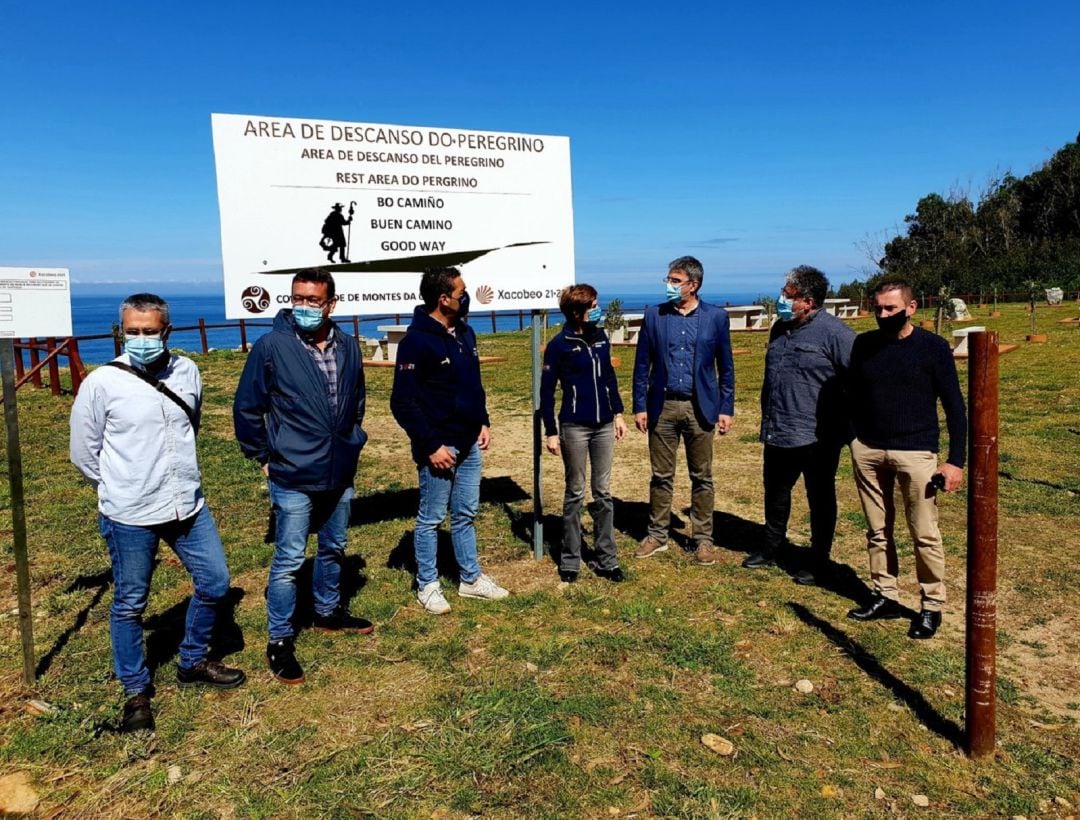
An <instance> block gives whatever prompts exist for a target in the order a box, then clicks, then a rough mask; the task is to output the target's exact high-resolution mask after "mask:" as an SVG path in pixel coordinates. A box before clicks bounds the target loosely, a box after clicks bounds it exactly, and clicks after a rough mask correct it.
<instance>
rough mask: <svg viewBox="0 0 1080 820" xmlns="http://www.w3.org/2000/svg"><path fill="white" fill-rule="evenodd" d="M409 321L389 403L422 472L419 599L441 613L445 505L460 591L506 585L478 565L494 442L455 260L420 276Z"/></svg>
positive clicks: (500, 592)
mask: <svg viewBox="0 0 1080 820" xmlns="http://www.w3.org/2000/svg"><path fill="white" fill-rule="evenodd" d="M420 298H421V299H423V300H424V304H422V305H418V306H417V307H416V311H415V312H414V313H413V320H412V324H411V325H410V326H409V330H408V332H407V333H406V334H405V338H403V339H402V340H401V344H399V345H398V350H397V358H396V367H395V368H394V388H393V391H392V392H391V394H390V410H391V412H393V414H394V418H395V419H396V420H397V423H398V424H400V425H401V426H402V428H404V430H405V432H406V433H407V434H408V436H409V441H410V442H411V443H412V454H413V460H414V461H416V468H417V471H418V473H419V482H420V510H419V512H418V514H417V516H416V529H415V531H414V533H413V542H414V545H415V549H416V566H417V572H416V586H417V600H419V601H420V604H421V606H423V607H424V609H425V610H426V611H427V612H430V613H432V614H433V615H442V614H444V613H446V612H449V611H450V605H449V604H448V603H447V602H446V598H445V597H444V596H443V593H442V588H441V587H440V585H439V573H438V569H437V568H436V565H435V555H436V551H437V543H438V535H437V531H438V528H439V525H440V524H441V523H442V521H443V519H444V518H445V517H446V511H447V509H448V508H449V510H450V539H451V541H452V542H453V544H454V557H455V558H456V559H457V564H458V572H459V577H460V584H459V585H458V595H460V596H461V597H463V598H485V599H488V600H498V599H500V598H505V597H506V596H507V595H509V594H510V593H508V592H507V591H506V590H505V589H503V588H502V587H500V586H499V585H498V584H496V583H495V581H494V580H492V579H491V578H490V577H489V576H488V575H486V574H484V573H483V572H482V571H481V569H480V563H479V562H478V560H477V556H476V526H475V524H474V523H473V522H474V519H475V518H476V513H477V511H478V509H479V507H480V473H481V469H482V466H483V465H482V462H481V457H480V451H481V450H486V449H487V448H488V446H489V445H490V444H491V430H490V421H489V419H488V413H487V396H486V395H485V393H484V386H483V384H482V383H481V381H480V354H479V353H478V352H477V349H476V334H475V333H474V332H473V329H472V328H471V327H469V326H468V325H467V324H466V323H465V322H464V321H463V319H464V318H465V317H466V316H467V315H468V312H469V294H468V293H467V292H466V290H465V282H464V280H463V279H462V278H461V273H460V272H459V271H458V270H457V269H456V268H432V269H429V270H427V271H425V272H424V275H423V278H422V279H421V280H420Z"/></svg>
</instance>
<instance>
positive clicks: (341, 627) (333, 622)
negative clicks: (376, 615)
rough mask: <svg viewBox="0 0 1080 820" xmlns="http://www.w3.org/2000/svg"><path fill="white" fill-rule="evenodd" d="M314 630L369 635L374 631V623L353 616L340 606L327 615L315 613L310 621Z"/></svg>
mask: <svg viewBox="0 0 1080 820" xmlns="http://www.w3.org/2000/svg"><path fill="white" fill-rule="evenodd" d="M312 626H314V627H315V631H316V632H352V633H354V634H358V635H370V634H371V633H372V632H374V631H375V624H373V623H372V622H371V621H369V620H367V619H366V618H354V617H353V616H352V615H350V614H349V613H348V612H347V611H345V609H343V608H342V607H338V608H337V609H335V610H334V611H333V612H331V613H330V614H329V615H320V614H319V613H318V612H316V613H315V618H314V621H313V623H312Z"/></svg>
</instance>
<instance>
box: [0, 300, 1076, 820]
mask: <svg viewBox="0 0 1080 820" xmlns="http://www.w3.org/2000/svg"><path fill="white" fill-rule="evenodd" d="M975 313H976V315H977V316H979V317H980V323H985V324H986V325H988V326H989V327H990V328H991V329H997V330H999V331H1000V333H1001V338H1002V341H1003V342H1013V343H1018V344H1019V347H1018V348H1017V349H1016V350H1015V351H1013V352H1011V353H1009V354H1007V355H1006V356H1004V357H1003V358H1002V359H1001V439H1000V453H1001V465H1000V467H1001V479H1000V502H1001V516H1000V560H999V586H998V589H999V593H998V613H999V619H998V621H999V633H998V647H999V660H998V673H999V677H998V688H997V694H998V711H997V717H998V739H999V747H998V751H997V754H996V755H995V756H994V758H993V759H990V760H984V761H971V760H968V759H967V758H966V757H965V756H964V754H963V753H962V750H961V746H962V741H961V738H962V732H963V725H964V723H963V721H964V716H963V709H964V647H963V628H964V613H963V607H964V603H963V602H964V584H965V577H964V576H965V571H964V564H965V555H966V545H965V517H966V509H965V508H966V503H965V501H966V496H965V495H964V493H960V494H958V495H955V496H950V497H948V498H947V499H946V500H945V501H944V502H943V508H942V529H943V532H944V533H945V547H946V554H947V560H948V579H949V583H950V586H949V596H950V597H949V605H948V608H947V611H946V616H945V623H944V625H943V627H942V630H941V631H940V632H939V634H938V636H937V637H936V638H935V639H934V640H932V641H928V642H913V641H911V640H909V639H908V638H907V637H906V623H905V622H902V621H892V622H884V623H870V624H858V623H855V622H853V621H850V620H847V619H846V618H845V617H844V614H845V612H846V611H847V610H848V609H849V608H850V607H851V606H852V602H853V599H854V598H855V597H857V596H858V595H859V594H860V591H861V590H862V589H863V584H862V582H863V580H865V578H866V576H867V569H866V555H865V545H864V538H863V533H862V528H863V526H864V522H863V518H862V514H861V511H860V510H859V506H858V501H857V498H856V495H855V491H854V487H853V485H852V482H851V469H850V465H849V464H848V463H846V462H845V461H842V462H841V468H840V473H839V476H838V479H837V482H838V490H839V496H840V506H841V516H840V522H839V525H838V532H837V541H836V546H835V549H834V558H835V559H836V560H837V561H838V562H840V563H841V564H843V565H846V567H848V568H849V569H848V570H846V571H845V572H842V573H840V574H839V579H838V581H837V583H836V584H833V585H831V586H830V588H804V587H799V586H797V585H795V584H793V583H792V581H791V578H790V577H789V576H788V574H787V573H786V572H784V571H783V570H781V569H768V570H759V571H756V572H751V571H747V570H743V569H742V568H741V567H740V566H739V562H740V561H741V560H742V558H743V557H744V554H745V553H746V552H747V551H748V550H750V549H753V548H754V546H755V545H756V543H757V539H758V538H760V530H761V527H760V523H761V520H762V514H761V479H760V471H761V447H760V445H759V444H758V443H757V437H756V429H757V423H758V408H757V394H758V390H759V388H760V385H761V377H762V368H763V350H764V345H765V336H764V335H762V334H736V335H735V336H734V345H735V347H737V348H747V349H748V352H746V353H744V354H742V355H739V356H737V357H736V360H735V364H736V374H737V375H736V384H737V390H736V402H737V422H736V425H737V426H736V428H735V430H734V432H733V433H732V434H731V435H729V436H727V437H726V438H725V439H723V440H718V442H717V447H716V456H715V478H716V487H717V496H716V540H717V543H718V545H719V546H720V547H721V548H722V549H721V552H722V556H723V557H722V560H721V562H720V563H718V564H717V565H715V566H712V567H698V566H696V565H694V563H693V561H692V556H691V555H690V554H689V553H685V552H683V551H682V550H678V549H673V550H671V551H669V552H667V553H663V554H661V555H658V556H655V557H652V558H649V559H644V560H636V559H634V558H633V557H632V556H633V549H634V546H635V541H636V539H637V538H640V537H641V536H642V535H643V534H644V524H645V516H646V508H647V505H646V500H647V483H648V455H647V449H646V445H645V442H644V439H643V437H642V436H640V435H638V434H636V433H631V435H630V437H629V438H628V440H627V441H624V442H622V443H620V444H619V445H618V448H617V451H616V472H615V475H614V478H613V488H612V489H613V492H614V495H615V496H616V498H617V499H618V501H617V506H616V527H617V530H618V537H619V548H620V556H621V559H622V564H623V566H624V568H625V569H626V570H627V573H628V576H629V577H628V580H627V582H626V583H623V584H621V585H612V584H610V583H608V582H606V581H603V580H600V579H597V578H593V577H591V575H590V574H589V573H588V572H585V573H584V574H583V576H582V580H581V581H579V582H578V583H577V584H575V585H573V586H566V585H560V584H559V582H558V577H557V574H556V572H555V569H554V566H553V565H552V564H551V562H550V559H547V558H545V559H544V560H543V561H540V562H536V561H534V560H533V559H532V553H531V520H532V509H533V507H532V499H531V497H530V495H531V486H532V484H531V453H532V433H531V410H530V373H529V341H528V339H529V333H528V332H527V331H526V332H525V333H510V334H500V335H497V336H485V337H481V353H483V354H485V355H501V356H505V357H507V358H508V362H507V363H505V364H502V365H494V366H489V367H487V368H486V369H485V379H486V383H487V385H488V389H489V403H490V408H491V415H492V418H493V432H494V443H493V449H492V451H491V452H490V454H489V456H488V457H487V459H486V461H485V480H484V484H483V487H482V501H483V505H482V508H481V514H480V518H479V522H478V528H479V539H480V551H481V560H482V562H483V564H484V566H485V569H486V570H487V571H488V572H490V573H491V574H492V575H493V576H494V577H495V578H496V579H497V580H499V581H500V582H501V583H502V584H503V585H504V586H507V587H508V588H510V589H511V591H512V592H513V593H514V594H513V596H512V597H511V598H509V599H508V600H507V601H505V602H502V603H501V604H491V603H487V602H480V601H471V600H465V599H461V598H458V597H457V596H456V595H455V594H452V593H453V588H452V586H451V585H450V582H449V580H447V581H446V588H447V593H448V600H449V601H450V603H451V606H452V607H453V611H452V612H451V613H450V614H449V615H447V616H444V617H441V618H436V617H432V616H429V615H426V614H425V613H423V612H422V610H421V609H420V608H419V606H418V605H417V603H416V601H415V599H414V596H413V592H412V590H411V584H412V575H411V573H410V571H409V569H408V566H409V556H410V553H411V532H412V526H413V521H412V516H413V515H414V514H415V505H416V490H415V488H416V474H415V469H414V468H413V467H412V465H411V462H410V460H409V456H408V448H407V446H406V441H405V438H404V436H403V434H402V433H401V431H400V430H399V429H398V428H397V426H396V425H395V424H394V422H393V420H392V419H391V418H390V415H389V408H388V397H389V390H390V380H391V376H392V371H391V370H387V369H374V368H372V369H369V371H368V374H367V377H368V390H369V395H368V407H369V410H368V421H367V423H366V425H365V426H366V427H367V429H368V431H369V433H370V434H371V443H370V444H369V446H368V448H367V449H366V450H365V452H364V455H363V457H362V459H361V466H360V472H359V475H358V478H357V482H356V488H357V499H358V500H357V502H356V504H355V508H354V521H353V524H352V526H351V528H350V533H349V534H350V549H349V555H350V556H351V557H350V559H349V561H348V564H347V575H348V578H349V582H348V585H347V594H348V595H349V596H350V597H351V610H352V612H353V613H354V614H357V615H363V616H365V617H368V618H370V619H371V620H373V621H375V622H376V623H377V630H376V633H375V635H374V636H372V637H369V638H362V637H336V636H334V637H328V636H325V635H322V634H316V633H314V632H311V631H307V630H305V631H303V632H301V634H300V636H299V639H298V649H297V651H298V655H299V657H300V660H301V661H302V662H303V663H304V665H305V668H306V671H307V682H306V683H305V684H303V685H302V686H299V687H285V686H282V685H280V684H278V683H276V682H274V681H273V680H272V679H271V677H270V675H269V673H268V671H267V670H266V667H265V659H264V656H263V650H264V648H265V642H266V614H265V606H264V601H263V587H264V585H265V581H266V572H267V567H268V565H269V561H270V556H271V553H272V546H270V545H268V544H266V543H265V541H264V536H265V533H266V529H267V513H268V497H267V493H266V489H265V485H264V483H263V481H262V480H261V476H260V475H259V474H258V472H257V470H256V469H255V467H254V466H253V465H251V464H250V463H248V462H246V461H245V460H244V459H243V458H242V457H241V455H240V452H239V448H238V447H237V446H236V443H235V441H234V440H233V437H232V425H231V398H232V393H233V390H234V387H235V384H236V380H237V377H238V375H239V371H240V368H241V366H242V363H243V357H242V355H241V354H238V353H228V352H219V353H212V354H210V355H208V356H196V357H194V358H195V360H196V361H197V363H198V364H199V366H200V368H201V369H202V372H203V377H204V380H205V383H206V408H205V420H204V427H203V432H202V434H201V435H200V458H201V465H202V469H203V474H204V480H205V487H206V494H207V498H208V501H209V504H210V507H211V509H212V511H213V513H214V515H215V517H216V519H217V521H218V524H219V527H220V530H221V534H222V538H223V540H224V543H225V548H226V552H227V555H228V560H229V566H230V569H231V571H232V573H233V587H234V590H233V594H232V595H231V598H230V603H229V607H228V608H227V612H226V616H227V617H226V619H225V620H226V621H227V623H226V624H224V628H223V629H222V630H221V640H222V646H223V648H224V649H225V650H226V651H228V652H230V653H231V654H229V655H228V657H227V660H228V662H229V663H231V664H235V665H239V666H242V667H243V668H245V669H246V670H247V671H248V672H249V681H248V684H247V685H246V686H244V687H243V688H241V689H238V690H235V691H231V692H226V693H219V692H213V693H203V692H200V691H196V690H183V691H180V690H178V689H177V688H176V686H175V685H174V683H173V681H174V677H173V676H174V666H175V653H176V647H177V644H178V641H179V631H178V630H180V629H181V628H182V620H181V619H182V615H183V607H184V606H185V605H186V601H187V597H188V595H189V594H190V591H191V590H190V584H189V582H188V580H187V576H186V574H185V572H184V571H183V569H182V568H181V567H180V566H179V565H178V564H177V562H176V561H175V559H174V557H173V556H172V555H171V553H169V552H168V550H167V549H165V550H163V551H162V553H161V554H160V558H161V562H160V564H159V566H158V568H157V571H156V574H155V576H154V584H153V593H152V597H151V601H150V606H149V609H148V611H147V613H146V619H145V627H146V634H147V641H148V645H149V657H150V659H151V662H152V664H153V665H154V666H155V669H156V672H155V678H156V683H157V688H158V696H157V697H156V699H155V705H156V709H157V722H158V730H157V733H156V736H155V737H154V738H153V739H146V738H138V739H132V738H127V737H122V736H119V735H117V734H116V733H115V732H114V731H113V727H114V726H115V723H116V720H117V718H118V715H119V708H120V704H121V696H120V692H119V686H118V684H117V683H116V682H115V681H114V680H112V673H111V657H110V649H109V629H108V607H109V604H110V602H111V599H112V592H111V585H110V582H109V575H108V569H109V562H108V556H107V553H106V550H105V547H104V544H103V542H102V541H101V538H100V537H99V535H98V534H97V528H96V511H95V499H94V496H93V493H92V491H91V490H90V489H89V488H88V487H87V486H86V485H84V484H83V483H82V482H81V480H80V479H79V478H78V477H77V474H76V472H75V470H74V469H73V468H72V467H71V465H70V464H69V463H68V460H67V444H68V435H67V417H68V414H69V412H70V407H71V398H70V397H69V396H65V397H62V398H55V397H52V396H51V395H49V394H48V391H36V392H35V391H34V390H32V389H29V388H26V389H24V390H23V391H20V394H19V408H20V424H21V429H22V447H23V459H24V465H25V485H26V494H27V516H28V524H29V540H30V544H29V547H30V554H31V571H32V576H33V596H34V629H35V634H36V642H37V652H38V658H39V662H38V669H39V677H38V680H37V684H36V686H35V687H34V689H33V691H32V692H31V691H28V690H26V689H24V688H23V687H22V685H21V660H20V658H21V656H20V650H19V639H18V619H17V617H16V615H15V614H14V613H15V607H16V599H15V590H14V575H13V572H12V571H11V570H12V566H13V561H12V557H11V530H10V499H9V497H8V484H7V477H6V475H5V476H4V478H3V481H2V482H0V507H2V509H3V511H4V512H3V518H2V519H0V528H2V529H0V535H2V540H0V559H2V562H3V566H4V572H3V574H2V575H0V800H2V799H3V794H4V791H3V785H2V784H3V783H4V778H5V777H9V778H10V776H12V775H25V777H27V778H28V780H29V783H30V786H31V788H32V789H33V790H34V791H35V792H36V794H37V795H38V797H39V798H40V803H39V804H38V808H37V811H38V813H39V814H41V815H42V816H50V817H55V816H79V817H83V816H91V817H97V816H101V817H106V816H107V817H142V816H148V815H154V814H167V815H170V816H179V817H193V818H194V817H234V816H244V817H251V816H253V817H323V816H350V817H351V816H359V815H373V816H380V817H416V816H422V817H459V816H460V817H464V816H468V815H489V816H503V817H519V816H530V817H575V816H585V817H595V816H605V817H606V816H624V815H637V816H664V817H729V816H737V817H744V816H747V817H749V816H758V817H791V816H806V817H816V816H852V815H854V816H885V815H901V816H917V815H920V814H921V815H925V816H935V817H937V816H948V815H976V816H1013V815H1026V816H1040V817H1056V816H1060V817H1064V816H1067V815H1069V814H1075V813H1076V812H1077V811H1078V809H1080V768H1078V765H1077V762H1076V761H1077V760H1078V759H1080V725H1078V720H1080V661H1078V660H1077V659H1078V657H1080V654H1078V653H1080V613H1078V609H1077V606H1076V603H1075V602H1076V596H1077V595H1078V593H1080V566H1078V565H1077V562H1076V560H1075V557H1076V555H1077V553H1078V551H1080V455H1078V454H1080V378H1078V377H1077V372H1078V370H1080V327H1077V326H1075V325H1064V324H1059V323H1058V322H1057V320H1058V319H1061V318H1068V317H1075V316H1076V315H1077V309H1076V305H1072V304H1070V305H1067V306H1064V307H1061V308H1056V309H1051V308H1045V309H1040V312H1039V314H1038V315H1039V325H1040V326H1039V329H1040V331H1042V332H1046V333H1048V334H1049V341H1048V342H1047V343H1046V344H1042V345H1033V344H1027V343H1025V342H1024V340H1023V337H1024V334H1025V333H1026V332H1027V326H1028V319H1027V315H1026V313H1025V312H1024V309H1023V307H1022V306H1020V305H1008V306H1004V307H1003V313H1004V315H1003V317H1002V318H1000V319H986V320H985V322H983V321H982V318H981V317H985V316H986V315H987V311H986V310H976V311H975ZM870 326H871V322H870V321H869V320H861V321H860V322H859V323H857V329H860V330H864V329H868V328H869V327H870ZM617 353H618V354H619V355H620V356H621V359H622V362H621V364H620V366H619V375H620V384H621V386H622V389H623V394H624V397H627V398H628V395H629V382H630V372H631V368H632V357H633V351H632V350H630V349H626V348H624V349H622V350H620V351H617ZM960 373H961V381H962V383H963V384H964V386H965V389H966V383H967V366H966V363H960ZM6 467H7V461H6V453H5V454H4V460H3V469H5V470H6ZM544 482H545V502H546V504H545V510H544V511H545V513H546V514H547V515H546V521H547V522H548V527H547V529H548V531H549V533H555V532H557V527H556V526H555V525H556V521H557V515H558V513H559V509H560V507H561V496H562V477H561V466H560V464H559V462H558V460H557V459H555V458H553V457H550V456H545V459H544ZM801 492H802V490H801V487H799V488H797V490H796V498H795V507H794V510H793V516H792V529H791V532H790V537H791V540H792V541H793V542H794V543H796V544H806V543H807V540H808V521H807V516H806V507H805V502H804V501H803V500H802V499H801V498H800V494H801ZM688 496H689V493H688V481H687V479H686V477H685V474H683V475H681V476H680V479H679V481H678V482H677V485H676V505H677V519H678V520H679V521H680V522H681V524H683V525H685V524H686V523H687V517H686V514H685V508H686V507H687V504H688V500H689V499H688ZM445 546H446V548H447V550H449V539H448V538H447V539H446V544H445ZM447 555H449V553H447ZM443 565H444V566H448V565H449V564H448V563H447V562H444V564H443ZM901 575H902V577H901V583H902V587H901V592H902V597H903V601H904V603H906V604H908V605H909V606H915V607H916V608H917V605H918V598H917V589H918V587H917V584H916V582H915V579H914V567H913V561H912V557H911V549H910V545H909V544H904V545H902V546H901ZM803 678H805V679H808V680H810V681H811V682H812V683H813V686H814V689H813V691H812V692H811V693H809V694H802V693H800V692H798V691H796V690H795V688H794V683H795V682H796V681H797V680H799V679H803ZM31 697H35V698H40V699H42V700H45V701H47V702H48V703H50V704H51V705H52V706H53V709H54V711H53V712H52V713H51V714H48V715H39V714H32V713H31V712H29V711H28V710H27V708H26V704H27V701H28V700H29V699H30V698H31ZM706 733H713V734H717V735H721V736H722V737H724V738H726V739H728V740H729V741H731V743H732V744H733V746H734V753H733V754H732V755H729V756H721V755H718V754H717V753H715V752H714V751H712V750H710V749H709V748H707V747H706V746H705V745H703V743H702V742H701V738H702V736H703V735H705V734H706ZM923 798H925V801H924V800H923ZM923 802H925V803H926V804H927V805H926V807H921V806H920V805H919V804H920V803H923ZM2 805H3V803H2V802H0V806H2ZM1070 806H1071V808H1070Z"/></svg>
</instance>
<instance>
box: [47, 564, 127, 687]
mask: <svg viewBox="0 0 1080 820" xmlns="http://www.w3.org/2000/svg"><path fill="white" fill-rule="evenodd" d="M112 580H113V574H112V567H109V568H108V569H103V570H102V571H101V572H95V573H94V574H93V575H80V576H79V577H78V578H76V579H75V580H74V581H72V582H71V584H70V585H69V586H68V588H67V589H65V590H64V592H65V593H70V592H78V591H79V590H84V589H93V590H96V591H95V592H94V597H93V598H91V599H90V603H88V604H87V605H86V606H84V607H83V608H82V609H81V610H79V614H78V615H76V616H75V620H74V621H73V622H72V624H71V626H69V627H68V628H67V629H65V630H64V631H63V632H61V633H60V635H59V636H58V637H57V639H56V640H55V641H54V642H53V645H52V647H50V648H49V651H48V652H46V653H45V654H44V655H42V656H41V660H39V661H38V664H37V667H36V668H35V669H34V677H35V678H40V677H41V676H42V675H44V674H45V673H46V672H48V671H49V667H50V666H52V662H53V661H54V660H55V659H56V656H57V655H59V654H60V653H61V652H62V651H63V650H64V647H65V646H67V644H68V641H70V640H71V638H72V636H73V635H75V633H77V632H78V631H79V630H80V629H82V628H83V627H84V626H85V625H86V619H87V618H89V617H90V610H92V609H93V608H94V607H96V606H97V605H98V604H99V603H101V599H102V598H103V597H104V596H105V590H107V589H108V588H109V585H110V584H111V583H112Z"/></svg>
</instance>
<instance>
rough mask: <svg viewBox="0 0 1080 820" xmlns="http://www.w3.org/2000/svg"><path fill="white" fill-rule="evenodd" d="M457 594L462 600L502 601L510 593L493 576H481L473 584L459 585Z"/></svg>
mask: <svg viewBox="0 0 1080 820" xmlns="http://www.w3.org/2000/svg"><path fill="white" fill-rule="evenodd" d="M457 594H458V595H460V596H461V597H462V598H486V599H487V600H489V601H500V600H502V599H503V598H505V597H506V596H508V595H509V594H510V593H509V592H507V591H506V590H505V589H503V588H502V587H501V586H499V585H498V584H496V583H495V581H494V580H492V578H491V576H489V575H485V574H483V573H481V574H480V577H479V578H477V579H476V580H475V581H473V582H472V583H471V584H466V583H464V582H462V583H460V584H458V588H457Z"/></svg>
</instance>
